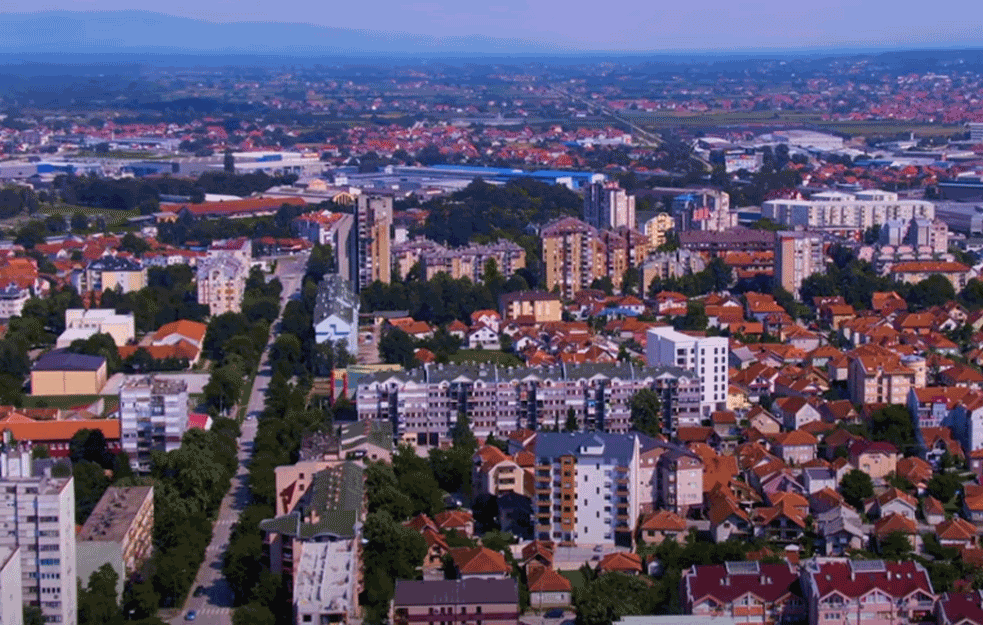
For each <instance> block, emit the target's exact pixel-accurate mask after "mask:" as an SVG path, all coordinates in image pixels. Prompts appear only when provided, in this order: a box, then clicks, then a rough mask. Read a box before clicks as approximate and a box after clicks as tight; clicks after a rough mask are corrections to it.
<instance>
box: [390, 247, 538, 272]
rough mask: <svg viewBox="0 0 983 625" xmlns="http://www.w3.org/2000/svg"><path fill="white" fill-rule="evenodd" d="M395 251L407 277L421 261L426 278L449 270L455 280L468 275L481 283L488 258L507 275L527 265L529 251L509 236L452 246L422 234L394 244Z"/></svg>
mask: <svg viewBox="0 0 983 625" xmlns="http://www.w3.org/2000/svg"><path fill="white" fill-rule="evenodd" d="M392 253H393V262H394V263H395V265H396V266H397V267H398V268H399V272H400V276H403V277H405V276H406V275H407V274H409V272H410V270H411V269H412V268H413V265H415V264H416V263H419V264H420V268H421V270H422V272H423V278H424V279H426V280H431V279H432V278H433V277H434V276H436V275H437V274H438V273H446V274H447V275H448V276H450V277H451V278H453V279H455V280H460V279H461V278H467V279H469V280H471V282H481V281H483V280H484V279H485V267H486V265H487V264H488V261H494V262H495V267H496V268H497V269H498V272H499V273H500V274H501V275H502V276H504V277H506V278H508V277H509V276H511V275H512V274H514V273H515V272H516V271H518V270H519V269H522V268H523V267H525V266H526V251H525V250H524V249H523V248H522V247H520V246H519V245H517V244H516V243H513V242H512V241H509V240H507V239H499V240H498V241H495V242H494V243H488V244H479V243H472V244H470V245H467V246H465V247H457V248H448V247H444V246H443V245H441V244H439V243H436V242H434V241H430V240H429V239H425V238H423V237H419V238H416V239H413V240H410V241H404V242H402V243H397V244H395V245H393V251H392Z"/></svg>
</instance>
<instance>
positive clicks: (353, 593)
mask: <svg viewBox="0 0 983 625" xmlns="http://www.w3.org/2000/svg"><path fill="white" fill-rule="evenodd" d="M356 540H358V539H357V538H352V539H341V540H335V541H331V542H323V543H316V542H306V543H302V545H301V552H302V555H301V556H300V565H299V566H298V567H297V572H296V574H295V576H294V589H293V603H294V615H295V617H296V618H295V621H294V622H295V623H297V625H310V624H313V623H348V622H350V619H354V618H355V617H356V616H357V615H358V593H359V588H360V583H359V577H360V572H359V570H358V557H357V555H356V554H357V552H358V548H357V546H356V544H355V541H356Z"/></svg>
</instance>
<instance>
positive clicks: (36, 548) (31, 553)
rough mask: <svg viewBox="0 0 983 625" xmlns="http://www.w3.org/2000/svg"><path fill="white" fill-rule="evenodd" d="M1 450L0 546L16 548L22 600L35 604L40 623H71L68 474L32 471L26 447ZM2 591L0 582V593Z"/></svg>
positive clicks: (73, 621)
mask: <svg viewBox="0 0 983 625" xmlns="http://www.w3.org/2000/svg"><path fill="white" fill-rule="evenodd" d="M2 454H3V456H4V462H3V467H2V468H3V473H2V475H0V550H2V549H7V550H15V549H18V548H19V553H20V569H21V580H20V582H21V597H22V601H23V604H26V605H34V606H38V607H40V608H41V614H42V616H43V618H44V621H45V622H46V623H61V624H62V625H75V624H76V623H77V622H78V614H77V607H76V606H77V601H78V597H77V592H76V577H77V574H76V564H75V484H74V482H73V478H71V477H67V478H53V477H51V475H50V473H46V474H42V475H34V474H33V466H32V462H31V459H30V454H31V452H30V450H29V449H27V448H21V449H16V450H8V451H6V452H2ZM11 456H13V457H11ZM5 568H6V567H5ZM7 574H8V575H9V574H10V573H7ZM6 590H7V588H6V584H4V585H3V586H0V593H5V592H6Z"/></svg>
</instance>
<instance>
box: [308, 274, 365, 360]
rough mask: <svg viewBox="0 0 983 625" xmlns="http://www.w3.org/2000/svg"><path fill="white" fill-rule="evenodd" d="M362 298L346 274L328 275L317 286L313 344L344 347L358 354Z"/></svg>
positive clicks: (351, 352) (353, 353)
mask: <svg viewBox="0 0 983 625" xmlns="http://www.w3.org/2000/svg"><path fill="white" fill-rule="evenodd" d="M359 305H360V304H359V298H358V296H357V295H356V294H355V288H354V285H353V284H352V282H351V281H350V280H349V279H348V277H347V276H346V275H344V274H340V273H337V274H327V275H325V276H324V279H323V280H321V282H320V283H319V284H318V286H317V296H316V299H315V301H314V319H313V323H314V340H315V341H316V342H317V343H318V344H320V343H325V342H331V343H338V342H339V341H340V342H342V343H344V344H345V347H346V348H347V349H348V353H349V354H352V355H356V354H358V311H359Z"/></svg>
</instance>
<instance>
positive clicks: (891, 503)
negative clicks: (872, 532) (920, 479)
mask: <svg viewBox="0 0 983 625" xmlns="http://www.w3.org/2000/svg"><path fill="white" fill-rule="evenodd" d="M864 509H865V511H866V512H867V513H868V514H871V515H872V516H879V517H882V518H883V517H886V516H889V515H892V514H900V515H901V516H903V517H907V518H909V519H911V520H914V519H915V512H916V511H917V510H918V500H917V499H915V498H914V497H912V496H911V495H909V494H908V493H906V492H904V491H902V490H898V489H897V488H894V487H893V486H892V487H891V488H888V489H887V490H886V491H884V492H883V493H881V494H880V495H878V496H876V497H873V498H871V499H868V500H867V501H865V502H864Z"/></svg>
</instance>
